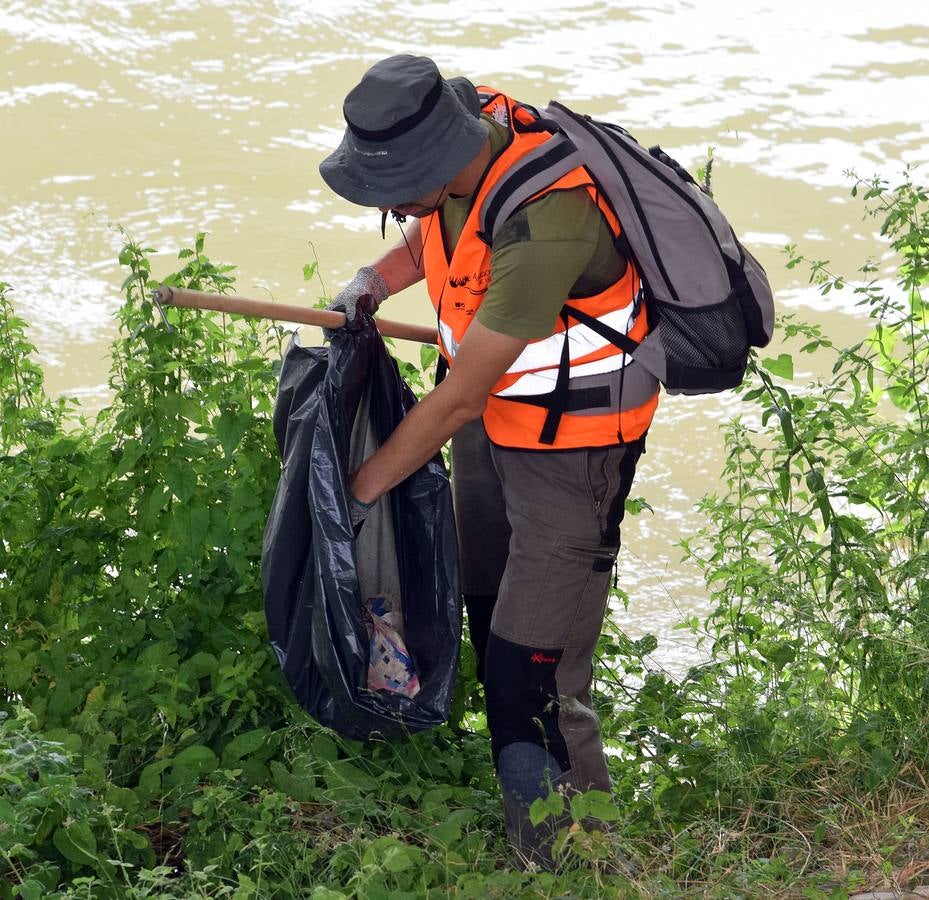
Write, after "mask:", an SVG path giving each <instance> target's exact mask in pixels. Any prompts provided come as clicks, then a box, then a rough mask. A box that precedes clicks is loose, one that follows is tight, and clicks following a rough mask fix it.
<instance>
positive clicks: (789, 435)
mask: <svg viewBox="0 0 929 900" xmlns="http://www.w3.org/2000/svg"><path fill="white" fill-rule="evenodd" d="M777 417H778V419H779V420H780V423H781V431H783V432H784V443H785V444H786V445H787V449H788V450H793V448H794V447H796V446H797V437H796V435H795V434H794V423H793V416H791V414H790V410H789V409H784V407H783V406H779V407H778V409H777Z"/></svg>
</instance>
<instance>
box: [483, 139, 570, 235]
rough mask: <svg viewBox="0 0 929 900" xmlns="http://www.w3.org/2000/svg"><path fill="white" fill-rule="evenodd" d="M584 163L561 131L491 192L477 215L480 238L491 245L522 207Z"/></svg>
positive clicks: (518, 164)
mask: <svg viewBox="0 0 929 900" xmlns="http://www.w3.org/2000/svg"><path fill="white" fill-rule="evenodd" d="M582 163H583V160H582V159H581V154H580V152H579V151H578V149H577V148H576V147H575V146H574V144H573V143H572V142H571V140H570V139H569V138H568V137H567V135H565V134H564V133H563V132H561V131H559V132H558V133H556V134H553V135H552V136H551V137H550V138H549V139H548V140H547V141H544V142H543V143H541V144H539V146H538V147H536V148H535V149H533V150H530V151H529V153H527V154H526V155H525V156H523V157H522V158H521V159H520V160H519V161H518V162H517V163H516V164H515V165H514V166H512V167H511V168H510V170H509V171H508V172H507V173H506V174H505V175H503V176H502V177H501V178H500V180H499V181H498V182H497V183H496V184H495V185H494V186H493V188H491V190H490V191H488V193H487V196H486V197H485V198H484V202H483V204H482V206H481V209H480V211H479V213H478V217H479V218H478V223H479V230H478V237H480V239H481V240H482V241H484V243H486V244H488V245H490V244H492V243H493V240H494V238H495V237H496V236H497V233H498V232H499V230H500V228H501V227H503V224H504V223H505V222H506V220H507V219H508V218H509V217H510V216H511V215H512V214H513V213H514V212H515V211H516V209H517V208H518V207H519V206H520V205H522V204H523V203H525V202H526V201H527V200H528V199H529V198H530V197H532V196H534V195H535V194H538V193H539V191H542V190H544V189H545V188H547V187H548V186H549V185H550V184H553V183H554V182H556V181H557V180H558V179H559V178H561V177H562V175H567V173H568V172H570V171H571V170H572V169H576V168H577V167H578V166H579V165H582Z"/></svg>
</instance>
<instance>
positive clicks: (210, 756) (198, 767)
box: [172, 744, 219, 775]
mask: <svg viewBox="0 0 929 900" xmlns="http://www.w3.org/2000/svg"><path fill="white" fill-rule="evenodd" d="M172 764H173V767H174V768H179V767H183V768H185V769H190V770H191V771H192V772H194V773H196V774H197V775H206V774H208V773H210V772H212V771H213V770H214V769H215V768H216V767H217V766H218V765H219V760H218V759H217V758H216V754H215V753H214V752H213V751H212V750H210V748H209V747H205V746H204V745H203V744H193V745H192V746H190V747H185V748H184V749H183V750H181V752H180V753H178V754H177V756H175V757H174V759H173V760H172Z"/></svg>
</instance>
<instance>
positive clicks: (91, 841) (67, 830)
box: [52, 822, 97, 866]
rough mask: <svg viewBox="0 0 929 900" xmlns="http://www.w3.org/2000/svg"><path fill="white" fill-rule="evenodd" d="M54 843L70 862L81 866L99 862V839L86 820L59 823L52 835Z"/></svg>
mask: <svg viewBox="0 0 929 900" xmlns="http://www.w3.org/2000/svg"><path fill="white" fill-rule="evenodd" d="M52 843H53V844H54V845H55V847H57V848H58V851H59V853H61V855H62V856H63V857H64V858H65V859H67V860H68V861H69V862H73V863H76V864H77V865H79V866H90V865H93V864H94V863H96V862H97V839H96V837H94V833H93V831H92V830H91V828H90V825H88V824H87V823H86V822H72V823H71V824H70V825H59V826H58V828H56V829H55V833H54V834H53V835H52Z"/></svg>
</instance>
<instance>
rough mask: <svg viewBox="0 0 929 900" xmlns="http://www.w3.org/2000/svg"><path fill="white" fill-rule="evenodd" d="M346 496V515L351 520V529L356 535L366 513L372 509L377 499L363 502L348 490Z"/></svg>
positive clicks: (366, 515) (366, 516) (365, 517)
mask: <svg viewBox="0 0 929 900" xmlns="http://www.w3.org/2000/svg"><path fill="white" fill-rule="evenodd" d="M348 497H349V501H348V515H349V518H350V519H351V521H352V531H353V532H354V533H355V537H358V533H359V532H360V531H361V526H362V525H364V523H365V519H367V518H368V514H369V513H370V512H371V510H372V509H374V506H375V504H376V503H377V500H372V501H371V502H370V503H365V502H364V501H362V500H359V499H358V498H357V497H356V496H355V495H354V494H353V493H352V492H351V491H349V494H348Z"/></svg>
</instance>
